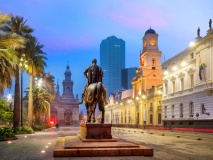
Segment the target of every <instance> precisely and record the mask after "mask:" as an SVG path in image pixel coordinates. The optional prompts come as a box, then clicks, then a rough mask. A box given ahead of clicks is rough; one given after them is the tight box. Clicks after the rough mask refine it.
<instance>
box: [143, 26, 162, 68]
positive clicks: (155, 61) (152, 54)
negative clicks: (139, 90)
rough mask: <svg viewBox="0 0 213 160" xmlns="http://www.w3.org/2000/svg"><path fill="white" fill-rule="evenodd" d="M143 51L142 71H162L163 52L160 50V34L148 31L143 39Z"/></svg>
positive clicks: (151, 30)
mask: <svg viewBox="0 0 213 160" xmlns="http://www.w3.org/2000/svg"><path fill="white" fill-rule="evenodd" d="M142 42H143V45H142V46H143V51H142V52H141V53H140V58H141V62H142V63H141V66H140V67H142V69H148V70H161V51H159V49H158V34H156V32H155V30H153V29H151V28H150V29H148V30H147V31H146V32H145V35H144V37H143V40H142Z"/></svg>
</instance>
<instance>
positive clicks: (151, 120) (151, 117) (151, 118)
mask: <svg viewBox="0 0 213 160" xmlns="http://www.w3.org/2000/svg"><path fill="white" fill-rule="evenodd" d="M150 124H153V116H152V114H150Z"/></svg>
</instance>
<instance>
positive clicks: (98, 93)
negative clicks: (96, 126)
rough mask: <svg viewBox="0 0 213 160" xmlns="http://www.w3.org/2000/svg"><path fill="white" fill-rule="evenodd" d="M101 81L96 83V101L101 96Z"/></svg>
mask: <svg viewBox="0 0 213 160" xmlns="http://www.w3.org/2000/svg"><path fill="white" fill-rule="evenodd" d="M102 87H103V86H102V83H101V82H98V84H97V98H98V101H99V100H100V98H102Z"/></svg>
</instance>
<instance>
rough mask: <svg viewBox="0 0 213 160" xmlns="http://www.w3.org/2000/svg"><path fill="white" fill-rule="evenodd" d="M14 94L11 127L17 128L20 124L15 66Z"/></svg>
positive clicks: (17, 73)
mask: <svg viewBox="0 0 213 160" xmlns="http://www.w3.org/2000/svg"><path fill="white" fill-rule="evenodd" d="M15 72H16V73H15V95H14V111H13V112H14V114H13V128H14V130H17V129H18V127H19V125H20V115H21V114H20V86H19V68H18V66H16V71H15Z"/></svg>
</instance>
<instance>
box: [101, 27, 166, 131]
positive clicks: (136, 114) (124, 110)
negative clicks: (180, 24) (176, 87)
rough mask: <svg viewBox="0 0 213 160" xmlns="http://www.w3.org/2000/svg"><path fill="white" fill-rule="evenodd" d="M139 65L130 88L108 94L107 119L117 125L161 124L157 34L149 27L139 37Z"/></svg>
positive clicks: (159, 52) (160, 74) (159, 62)
mask: <svg viewBox="0 0 213 160" xmlns="http://www.w3.org/2000/svg"><path fill="white" fill-rule="evenodd" d="M142 46H143V50H142V52H140V56H139V61H140V67H139V68H138V69H136V76H135V77H134V78H133V79H132V89H131V90H127V91H121V92H118V93H117V94H116V95H115V96H111V97H110V99H109V104H108V106H107V107H106V112H105V114H106V122H108V123H110V122H111V123H113V124H114V125H116V126H127V127H149V126H161V125H162V119H161V117H162V116H161V106H162V70H161V51H160V50H159V48H158V34H157V33H156V32H155V30H153V29H151V28H150V29H148V30H147V31H146V32H145V35H144V37H143V39H142Z"/></svg>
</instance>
